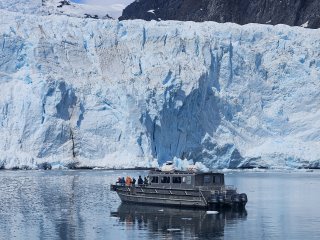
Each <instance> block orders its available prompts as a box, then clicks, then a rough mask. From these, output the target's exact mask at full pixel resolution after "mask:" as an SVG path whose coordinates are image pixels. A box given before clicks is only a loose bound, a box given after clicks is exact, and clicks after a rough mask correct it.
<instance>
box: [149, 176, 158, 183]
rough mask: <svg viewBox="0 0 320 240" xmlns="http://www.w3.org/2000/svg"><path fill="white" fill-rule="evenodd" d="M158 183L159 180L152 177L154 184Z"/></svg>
mask: <svg viewBox="0 0 320 240" xmlns="http://www.w3.org/2000/svg"><path fill="white" fill-rule="evenodd" d="M158 181H159V178H158V177H152V178H151V182H152V183H158Z"/></svg>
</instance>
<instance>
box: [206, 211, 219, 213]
mask: <svg viewBox="0 0 320 240" xmlns="http://www.w3.org/2000/svg"><path fill="white" fill-rule="evenodd" d="M218 213H219V212H217V211H207V214H218Z"/></svg>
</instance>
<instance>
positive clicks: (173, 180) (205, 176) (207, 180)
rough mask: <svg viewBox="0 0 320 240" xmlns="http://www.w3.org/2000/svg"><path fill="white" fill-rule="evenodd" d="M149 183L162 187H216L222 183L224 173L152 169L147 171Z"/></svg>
mask: <svg viewBox="0 0 320 240" xmlns="http://www.w3.org/2000/svg"><path fill="white" fill-rule="evenodd" d="M149 183H150V184H151V186H152V187H164V188H166V187H169V188H194V187H203V186H205V187H217V186H222V185H224V174H223V173H212V172H209V173H194V172H184V171H170V172H163V171H152V172H150V173H149Z"/></svg>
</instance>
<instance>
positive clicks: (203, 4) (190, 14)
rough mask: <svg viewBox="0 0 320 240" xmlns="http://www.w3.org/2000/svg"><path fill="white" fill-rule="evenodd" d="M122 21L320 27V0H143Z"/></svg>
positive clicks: (133, 6) (124, 15)
mask: <svg viewBox="0 0 320 240" xmlns="http://www.w3.org/2000/svg"><path fill="white" fill-rule="evenodd" d="M120 19H145V20H153V19H154V20H181V21H196V22H203V21H215V22H220V23H224V22H233V23H238V24H241V25H243V24H247V23H262V24H272V25H276V24H287V25H290V26H304V27H309V28H319V27H320V1H318V0H282V1H279V0H253V1H249V0H139V1H135V2H133V3H132V4H131V5H129V6H128V7H127V8H126V9H124V11H123V14H122V17H121V18H120Z"/></svg>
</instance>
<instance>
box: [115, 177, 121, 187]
mask: <svg viewBox="0 0 320 240" xmlns="http://www.w3.org/2000/svg"><path fill="white" fill-rule="evenodd" d="M120 184H121V177H118V178H117V181H116V185H120Z"/></svg>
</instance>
